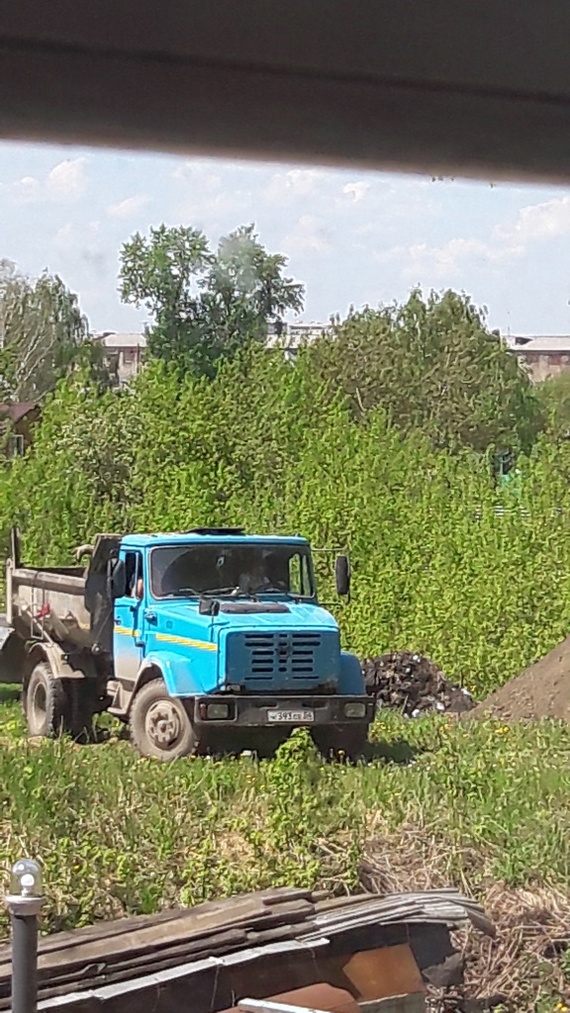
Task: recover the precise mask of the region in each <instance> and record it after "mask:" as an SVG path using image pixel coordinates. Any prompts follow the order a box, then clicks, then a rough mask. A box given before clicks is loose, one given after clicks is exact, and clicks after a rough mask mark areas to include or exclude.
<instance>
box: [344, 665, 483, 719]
mask: <svg viewBox="0 0 570 1013" xmlns="http://www.w3.org/2000/svg"><path fill="white" fill-rule="evenodd" d="M362 671H363V674H364V679H365V682H366V690H367V692H368V693H369V694H370V696H374V697H375V698H376V704H377V707H378V708H381V707H389V708H390V709H392V710H399V711H402V713H403V714H405V715H407V717H411V718H415V717H418V716H419V715H420V714H424V713H426V712H427V711H438V712H440V713H445V712H448V713H452V714H462V713H464V712H465V711H469V710H471V708H473V707H474V706H475V703H474V701H473V698H472V696H471V694H470V693H469V692H468V691H467V690H466V689H462V688H461V686H457V685H456V684H455V683H453V682H450V681H449V679H447V678H446V677H445V675H444V673H443V672H442V671H441V669H440V668H438V666H437V665H436V664H434V662H433V661H430V659H429V658H425V657H424V656H423V655H421V654H412V653H411V652H410V651H395V652H393V653H392V654H380V655H378V656H377V657H375V658H366V659H365V660H364V661H363V662H362Z"/></svg>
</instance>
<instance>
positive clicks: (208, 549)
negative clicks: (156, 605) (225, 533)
mask: <svg viewBox="0 0 570 1013" xmlns="http://www.w3.org/2000/svg"><path fill="white" fill-rule="evenodd" d="M150 584H151V591H152V594H153V597H154V598H188V597H193V596H198V595H202V594H214V595H215V594H227V595H230V594H234V595H238V594H240V593H241V594H245V595H252V594H279V593H280V594H284V593H285V594H291V595H294V596H295V597H301V598H312V597H313V595H314V593H315V589H314V582H313V574H312V567H311V565H310V555H309V548H308V546H299V545H286V544H284V545H279V544H273V545H267V544H264V545H260V544H257V545H256V544H255V543H249V544H248V543H239V544H236V543H234V544H232V543H227V542H226V543H223V544H222V543H207V544H203V545H196V544H193V545H188V544H185V545H168V546H166V545H165V546H157V548H156V549H153V550H152V552H151V557H150Z"/></svg>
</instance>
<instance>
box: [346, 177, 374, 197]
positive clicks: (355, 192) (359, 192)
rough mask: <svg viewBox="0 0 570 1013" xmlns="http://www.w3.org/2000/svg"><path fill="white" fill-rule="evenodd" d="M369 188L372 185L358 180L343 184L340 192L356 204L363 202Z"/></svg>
mask: <svg viewBox="0 0 570 1013" xmlns="http://www.w3.org/2000/svg"><path fill="white" fill-rule="evenodd" d="M371 186H372V183H369V182H368V181H367V180H364V179H359V180H356V181H355V182H354V183H345V185H344V186H343V188H342V192H343V193H344V194H346V196H347V197H352V199H353V200H354V201H355V202H358V201H361V200H364V198H365V197H366V194H367V193H368V191H369V190H370V187H371Z"/></svg>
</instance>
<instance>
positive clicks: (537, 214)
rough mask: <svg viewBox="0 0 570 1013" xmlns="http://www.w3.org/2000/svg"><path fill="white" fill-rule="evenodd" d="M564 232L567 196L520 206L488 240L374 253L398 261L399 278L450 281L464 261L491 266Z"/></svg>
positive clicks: (568, 223)
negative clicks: (482, 261)
mask: <svg viewBox="0 0 570 1013" xmlns="http://www.w3.org/2000/svg"><path fill="white" fill-rule="evenodd" d="M365 228H366V227H365ZM565 235H570V196H564V197H555V198H553V199H552V200H549V201H543V202H542V203H540V204H529V205H527V206H526V207H523V208H521V209H520V210H519V211H518V213H517V215H516V217H515V218H514V220H513V221H512V222H510V223H507V224H504V225H496V226H495V227H494V228H493V230H492V232H491V235H490V237H489V239H488V240H480V239H469V238H463V237H456V238H453V239H450V240H449V241H448V242H447V243H443V244H442V245H441V246H435V245H433V246H430V245H429V244H427V243H414V244H411V245H410V246H402V245H399V246H394V247H392V249H390V250H387V251H385V252H382V253H377V254H375V259H376V260H377V261H378V262H379V263H389V262H392V261H399V262H400V263H401V264H402V271H401V273H402V277H403V278H405V279H408V280H409V279H413V280H414V281H417V280H420V279H422V278H424V277H426V276H429V277H430V278H432V279H433V280H445V281H447V280H450V281H451V280H452V279H453V278H455V277H457V275H458V274H460V272H461V271H462V270H463V269H464V266H465V263H466V262H468V261H473V260H474V259H477V258H478V259H480V260H484V261H486V262H487V263H488V264H491V265H493V264H498V263H501V262H503V263H504V262H507V261H512V260H516V259H517V258H519V257H522V256H524V255H525V253H527V251H528V248H529V247H530V246H532V245H533V244H535V243H540V242H544V241H547V240H550V239H555V238H557V237H558V236H565Z"/></svg>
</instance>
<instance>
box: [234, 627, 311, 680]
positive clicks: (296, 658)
mask: <svg viewBox="0 0 570 1013" xmlns="http://www.w3.org/2000/svg"><path fill="white" fill-rule="evenodd" d="M320 642H321V638H320V634H318V633H275V634H263V633H248V634H246V636H245V648H246V651H247V653H248V655H249V662H250V671H251V676H252V677H253V678H254V679H256V678H257V679H267V678H271V679H273V678H274V677H276V676H284V677H287V676H290V677H292V678H293V679H302V680H303V681H306V680H307V677H310V676H315V677H316V674H317V673H316V671H315V655H316V652H317V650H318V648H319V645H320Z"/></svg>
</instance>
